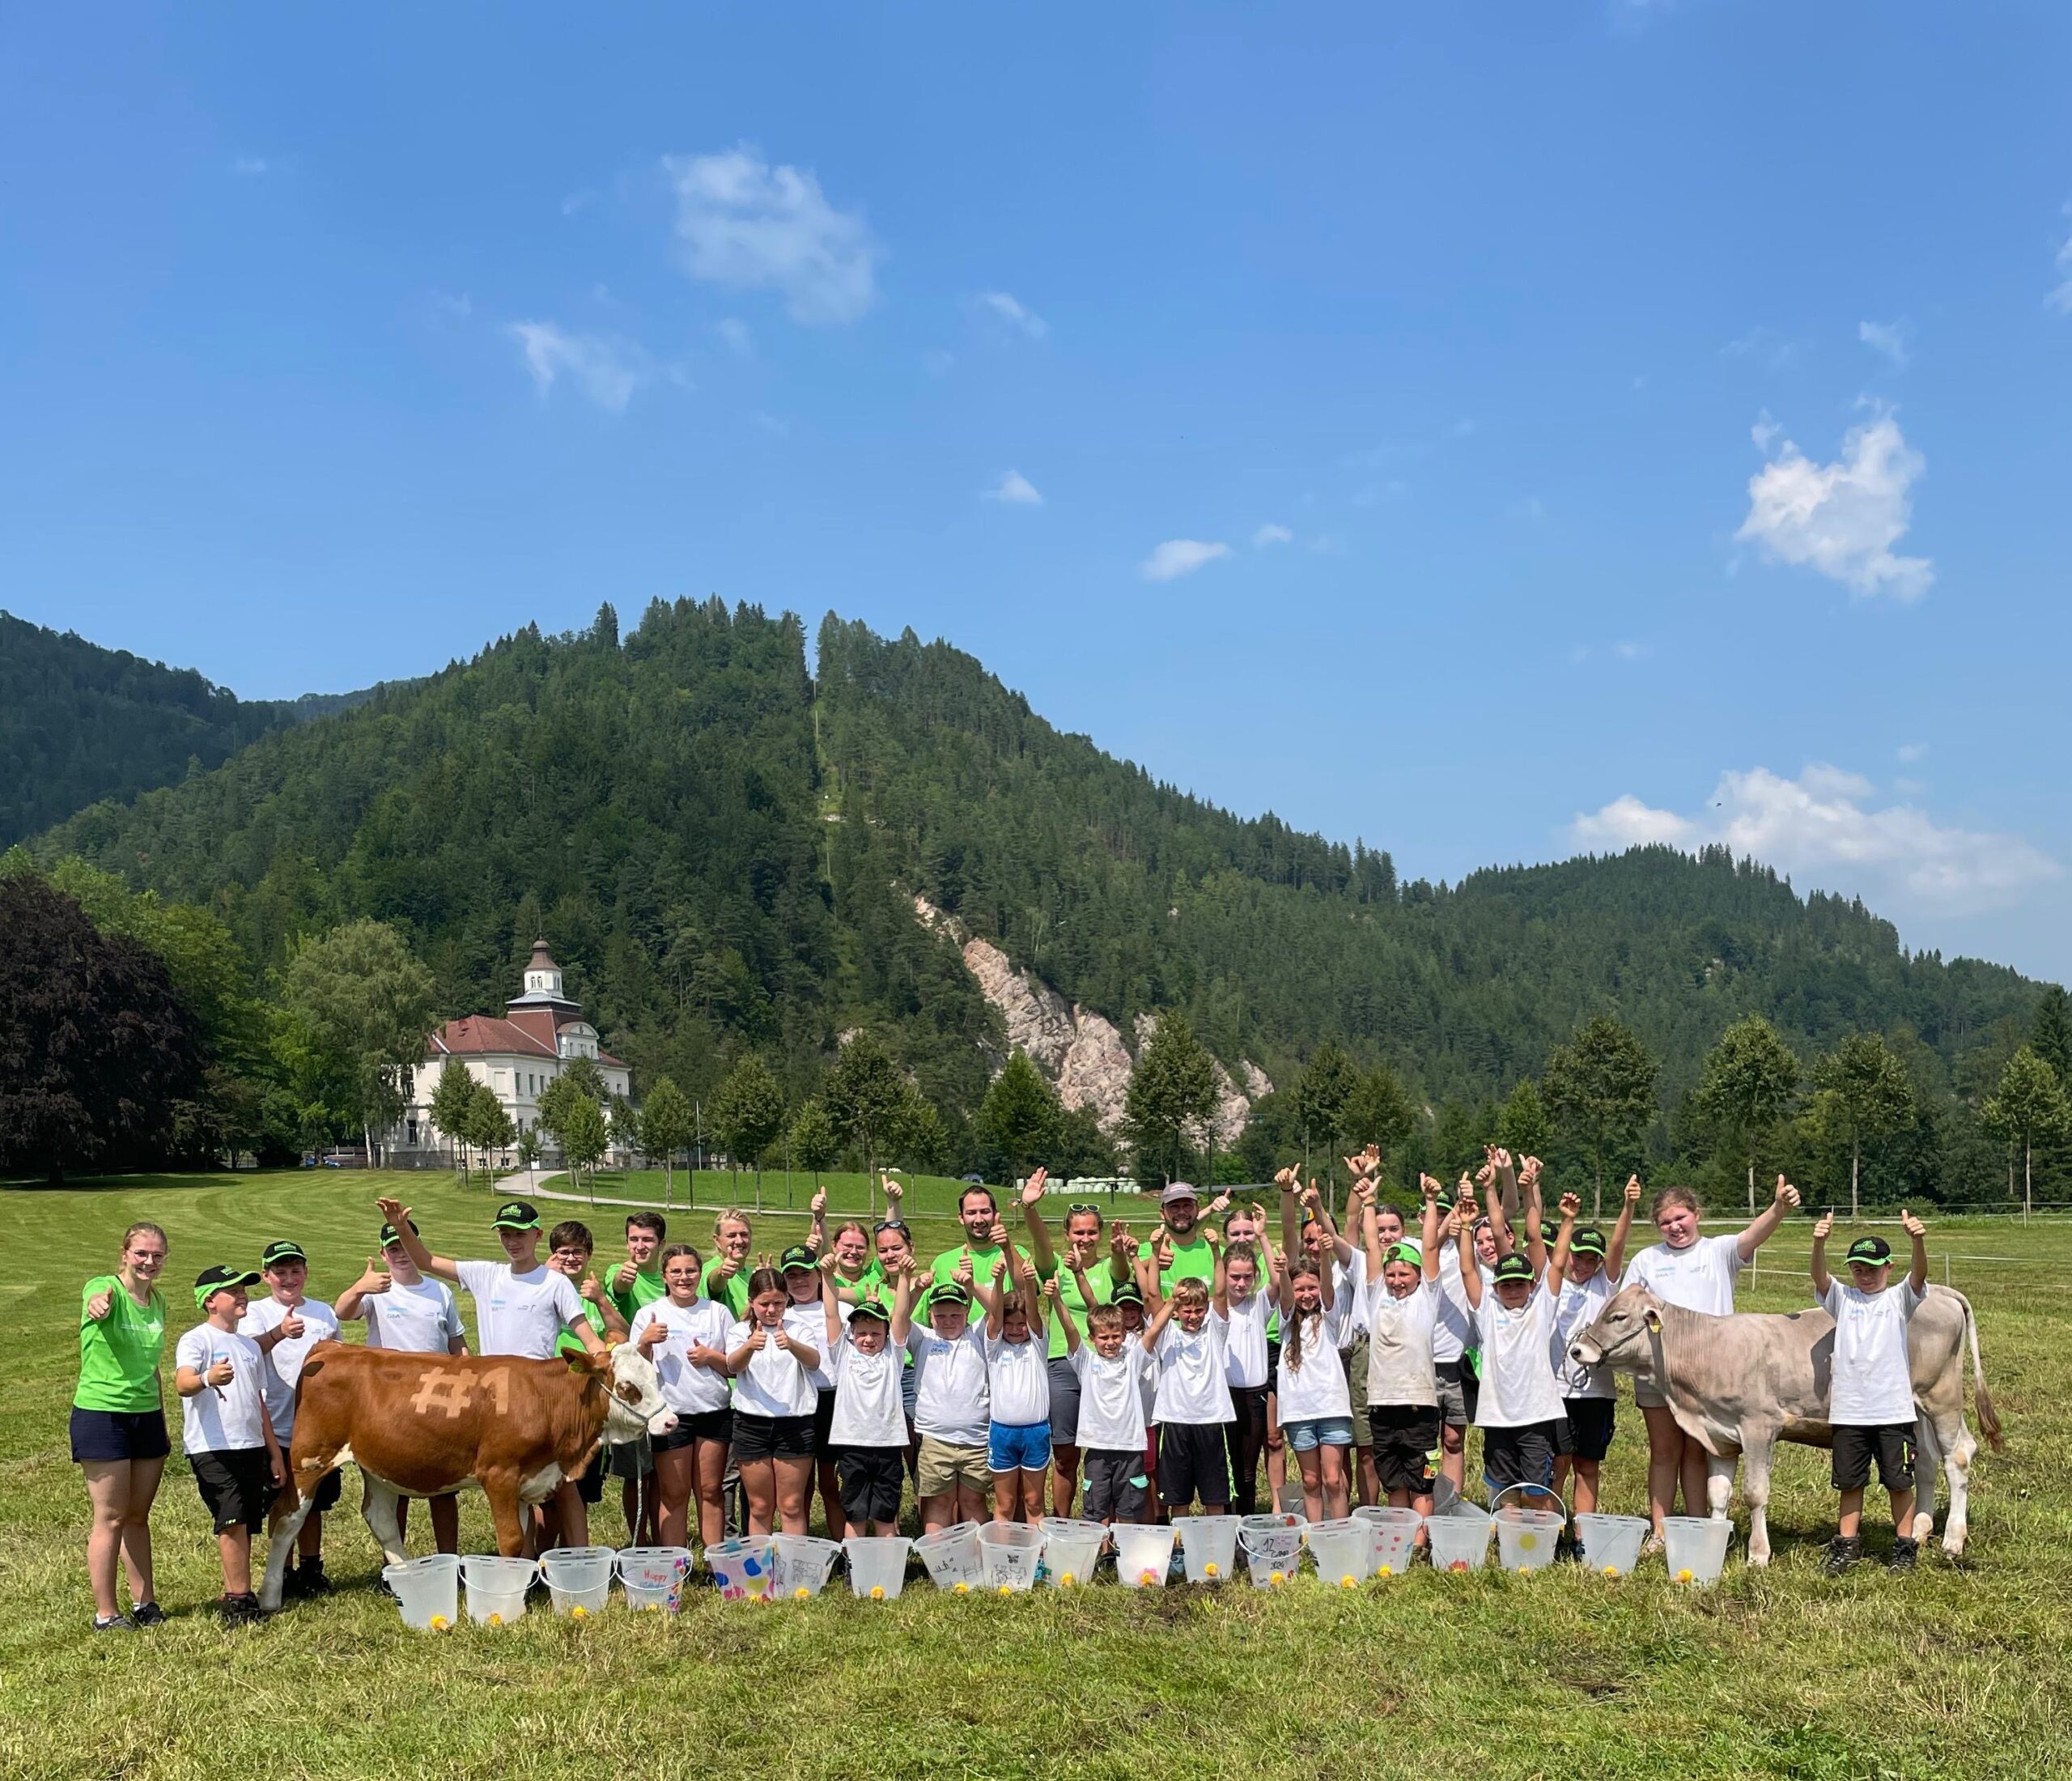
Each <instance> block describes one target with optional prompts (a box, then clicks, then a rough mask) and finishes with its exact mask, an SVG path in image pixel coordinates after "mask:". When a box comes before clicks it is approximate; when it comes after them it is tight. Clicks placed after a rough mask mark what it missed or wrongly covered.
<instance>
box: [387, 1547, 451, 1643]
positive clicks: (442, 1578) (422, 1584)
mask: <svg viewBox="0 0 2072 1781" xmlns="http://www.w3.org/2000/svg"><path fill="white" fill-rule="evenodd" d="M381 1580H382V1582H384V1583H386V1584H388V1586H389V1588H390V1589H391V1590H392V1591H393V1592H394V1593H395V1596H396V1605H397V1607H398V1608H400V1609H402V1611H403V1624H404V1625H405V1626H414V1627H415V1628H416V1629H417V1630H418V1631H419V1632H421V1633H443V1632H444V1631H445V1630H446V1629H447V1628H448V1627H449V1626H452V1624H453V1622H455V1621H456V1620H458V1619H459V1618H460V1617H461V1561H460V1559H459V1558H456V1556H455V1555H454V1554H452V1553H450V1552H435V1553H433V1554H431V1556H430V1557H429V1558H412V1559H410V1560H408V1561H406V1562H405V1563H402V1564H400V1565H384V1566H382V1567H381Z"/></svg>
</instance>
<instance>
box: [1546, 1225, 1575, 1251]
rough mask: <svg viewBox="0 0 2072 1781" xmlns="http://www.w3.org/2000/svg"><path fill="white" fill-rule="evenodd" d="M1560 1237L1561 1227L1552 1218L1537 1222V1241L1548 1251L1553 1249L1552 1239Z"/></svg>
mask: <svg viewBox="0 0 2072 1781" xmlns="http://www.w3.org/2000/svg"><path fill="white" fill-rule="evenodd" d="M1560 1235H1561V1227H1560V1226H1559V1225H1557V1224H1556V1223H1555V1222H1554V1221H1553V1220H1552V1218H1542V1219H1541V1220H1540V1221H1539V1240H1540V1241H1541V1242H1542V1243H1545V1244H1546V1245H1547V1247H1548V1248H1549V1249H1552V1248H1553V1247H1554V1239H1556V1237H1558V1236H1560ZM1571 1247H1573V1245H1572V1246H1571Z"/></svg>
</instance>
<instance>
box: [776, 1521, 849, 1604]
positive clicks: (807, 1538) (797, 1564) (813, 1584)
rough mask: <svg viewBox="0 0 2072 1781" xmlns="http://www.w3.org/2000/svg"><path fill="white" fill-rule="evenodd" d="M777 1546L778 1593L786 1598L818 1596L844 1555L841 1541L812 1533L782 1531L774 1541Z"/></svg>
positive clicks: (799, 1599) (781, 1598)
mask: <svg viewBox="0 0 2072 1781" xmlns="http://www.w3.org/2000/svg"><path fill="white" fill-rule="evenodd" d="M771 1545H772V1546H773V1547H774V1548H775V1557H776V1565H777V1581H776V1583H775V1589H774V1593H775V1595H776V1596H778V1597H779V1599H780V1600H784V1601H803V1600H805V1599H806V1598H807V1597H808V1596H817V1595H818V1594H819V1593H820V1592H821V1586H822V1584H824V1583H826V1581H827V1574H828V1573H829V1572H830V1571H832V1570H834V1561H835V1560H836V1559H837V1558H840V1557H841V1556H842V1542H841V1541H839V1540H817V1539H815V1538H814V1537H813V1536H812V1535H811V1534H804V1533H780V1534H779V1535H778V1536H777V1537H775V1539H774V1540H773V1541H771Z"/></svg>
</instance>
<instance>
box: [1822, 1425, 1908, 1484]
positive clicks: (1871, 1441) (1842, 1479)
mask: <svg viewBox="0 0 2072 1781" xmlns="http://www.w3.org/2000/svg"><path fill="white" fill-rule="evenodd" d="M1913 1435H1914V1425H1913V1423H1911V1422H1881V1423H1879V1424H1878V1425H1877V1426H1875V1427H1872V1428H1866V1427H1864V1426H1862V1425H1860V1424H1837V1425H1836V1429H1835V1488H1836V1490H1862V1488H1863V1487H1864V1486H1866V1485H1867V1484H1868V1483H1870V1462H1871V1460H1873V1459H1874V1458H1875V1460H1877V1462H1878V1481H1879V1483H1880V1484H1882V1485H1883V1486H1884V1487H1885V1488H1886V1489H1887V1490H1912V1489H1913Z"/></svg>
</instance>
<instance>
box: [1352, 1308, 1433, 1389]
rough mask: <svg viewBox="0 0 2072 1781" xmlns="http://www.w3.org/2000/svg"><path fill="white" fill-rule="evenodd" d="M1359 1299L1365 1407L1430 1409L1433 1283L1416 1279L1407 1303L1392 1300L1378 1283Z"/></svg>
mask: <svg viewBox="0 0 2072 1781" xmlns="http://www.w3.org/2000/svg"><path fill="white" fill-rule="evenodd" d="M1365 1298H1366V1301H1367V1402H1368V1404H1369V1405H1379V1404H1429V1405H1437V1403H1438V1401H1439V1388H1438V1384H1437V1381H1436V1380H1435V1379H1433V1376H1432V1337H1433V1332H1434V1331H1435V1330H1436V1329H1437V1327H1438V1322H1439V1283H1438V1282H1437V1281H1436V1280H1420V1281H1419V1282H1418V1283H1417V1285H1416V1286H1415V1287H1413V1288H1412V1290H1411V1292H1410V1294H1409V1296H1408V1298H1403V1299H1395V1298H1391V1296H1390V1294H1389V1289H1388V1284H1387V1282H1386V1281H1380V1280H1378V1281H1376V1282H1374V1285H1373V1286H1369V1288H1368V1289H1367V1290H1366V1294H1365Z"/></svg>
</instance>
